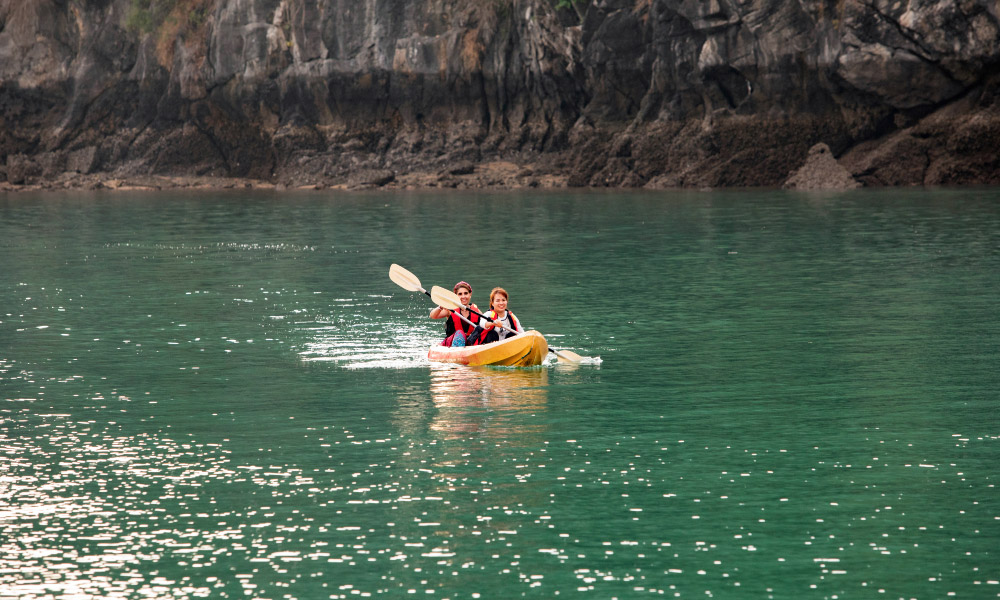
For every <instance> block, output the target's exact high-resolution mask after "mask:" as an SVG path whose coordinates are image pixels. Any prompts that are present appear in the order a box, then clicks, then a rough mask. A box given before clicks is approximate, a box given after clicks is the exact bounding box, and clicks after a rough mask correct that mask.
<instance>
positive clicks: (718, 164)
mask: <svg viewBox="0 0 1000 600" xmlns="http://www.w3.org/2000/svg"><path fill="white" fill-rule="evenodd" d="M575 7H576V10H572V9H570V8H557V7H556V2H555V0H479V1H477V2H469V1H468V0H0V181H3V180H4V179H6V180H7V182H8V183H7V184H6V185H7V186H8V187H9V186H11V185H25V184H27V185H31V184H39V183H42V184H45V185H58V186H62V185H69V186H72V185H92V184H94V183H95V182H97V181H107V180H108V179H109V178H128V177H133V178H134V177H138V176H151V175H162V176H204V177H221V178H245V179H247V180H256V181H267V182H272V183H276V184H279V185H291V186H300V185H319V186H327V185H346V186H354V187H358V186H397V187H399V186H428V185H429V186H450V187H456V186H519V185H543V186H545V185H565V184H568V185H577V186H627V187H642V186H645V187H653V188H656V187H704V186H711V187H716V186H778V185H782V184H783V183H785V182H786V181H789V180H790V175H791V174H792V173H793V172H795V171H796V170H798V169H799V168H800V167H802V166H803V164H804V163H805V162H806V160H807V157H808V156H809V149H810V148H812V147H813V146H816V145H817V144H826V146H825V148H828V150H824V153H825V154H827V156H825V157H824V158H826V159H827V160H829V159H830V156H831V155H832V157H835V158H836V159H837V162H838V163H839V165H838V168H839V167H843V168H845V169H846V170H847V172H849V173H850V175H851V176H853V178H854V180H855V181H858V182H861V183H863V184H865V185H934V184H973V183H1000V158H998V153H997V151H996V147H997V143H998V141H1000V14H998V10H1000V9H998V5H997V3H996V2H995V1H994V0H941V1H938V0H910V1H908V2H907V1H905V0H866V1H858V0H699V1H697V2H695V1H692V0H592V1H591V2H589V3H587V2H585V1H580V2H577V3H576V5H575ZM814 154H815V153H814ZM847 179H848V180H849V179H850V178H847ZM849 183H852V184H853V183H854V182H849Z"/></svg>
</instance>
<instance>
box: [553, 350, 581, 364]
mask: <svg viewBox="0 0 1000 600" xmlns="http://www.w3.org/2000/svg"><path fill="white" fill-rule="evenodd" d="M550 350H552V352H553V353H555V355H556V356H558V357H559V360H562V361H566V362H573V363H578V362H583V358H584V357H582V356H580V355H579V354H577V353H576V352H573V351H572V350H556V349H554V348H550Z"/></svg>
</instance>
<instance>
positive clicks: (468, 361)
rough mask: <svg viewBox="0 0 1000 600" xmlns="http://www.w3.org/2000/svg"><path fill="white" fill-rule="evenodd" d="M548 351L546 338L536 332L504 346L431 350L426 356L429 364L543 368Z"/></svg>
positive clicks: (525, 334) (519, 335)
mask: <svg viewBox="0 0 1000 600" xmlns="http://www.w3.org/2000/svg"><path fill="white" fill-rule="evenodd" d="M548 351H549V344H548V342H546V341H545V337H544V336H542V334H540V333H538V332H537V331H534V330H532V331H526V332H524V333H521V334H518V335H515V336H512V337H508V338H507V339H505V340H503V341H502V342H493V343H492V344H483V345H481V346H462V347H458V348H451V347H449V346H431V349H430V350H429V351H428V352H427V358H428V359H429V360H433V361H437V362H449V363H457V364H460V365H469V366H472V367H477V366H486V365H490V366H498V367H533V366H536V365H540V364H542V361H544V360H545V355H546V353H548Z"/></svg>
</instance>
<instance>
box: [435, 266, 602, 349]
mask: <svg viewBox="0 0 1000 600" xmlns="http://www.w3.org/2000/svg"><path fill="white" fill-rule="evenodd" d="M429 295H430V297H431V300H433V301H434V302H435V303H436V304H437V305H438V306H443V307H444V308H447V309H449V310H455V309H457V308H459V307H461V306H462V301H461V300H460V299H459V297H458V294H456V293H455V292H451V291H448V290H446V289H444V288H443V287H439V286H436V285H435V286H433V287H431V293H430V294H429ZM469 312H471V313H472V314H474V315H476V316H478V317H481V318H483V319H486V320H487V321H489V318H488V317H487V316H486V315H484V314H482V313H478V312H476V311H474V310H472V309H471V308H470V309H469ZM459 316H461V315H459ZM500 327H503V328H504V329H506V330H507V331H509V332H511V333H513V334H514V335H517V333H518V332H517V331H516V330H514V329H511V328H510V327H507V326H506V325H504V324H502V323H501V324H500ZM549 352H551V353H553V354H555V355H556V356H558V357H559V358H560V359H561V360H564V361H566V362H574V363H578V362H581V361H583V359H584V357H583V356H580V355H579V354H577V353H576V352H571V351H569V350H554V349H552V348H549Z"/></svg>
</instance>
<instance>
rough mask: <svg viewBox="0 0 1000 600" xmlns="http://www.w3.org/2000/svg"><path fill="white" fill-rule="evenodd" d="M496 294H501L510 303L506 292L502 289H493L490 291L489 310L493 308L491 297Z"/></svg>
mask: <svg viewBox="0 0 1000 600" xmlns="http://www.w3.org/2000/svg"><path fill="white" fill-rule="evenodd" d="M497 294H503V297H504V298H506V299H507V301H508V302H510V296H508V295H507V290H505V289H503V288H502V287H495V288H493V290H492V291H490V308H491V309H492V308H493V296H496V295H497Z"/></svg>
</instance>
